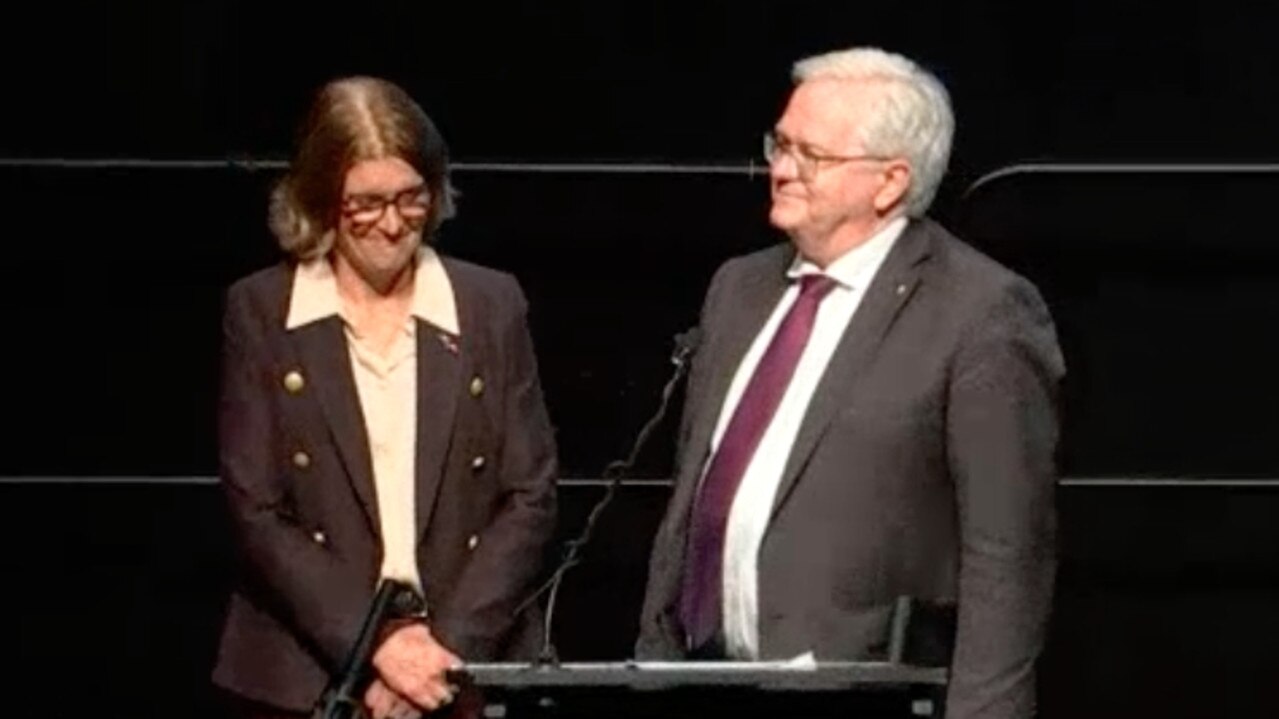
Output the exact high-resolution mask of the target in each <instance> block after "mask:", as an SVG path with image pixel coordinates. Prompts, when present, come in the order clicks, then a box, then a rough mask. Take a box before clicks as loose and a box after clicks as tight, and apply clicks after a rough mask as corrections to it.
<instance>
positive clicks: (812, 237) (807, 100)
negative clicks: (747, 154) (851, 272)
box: [768, 79, 904, 265]
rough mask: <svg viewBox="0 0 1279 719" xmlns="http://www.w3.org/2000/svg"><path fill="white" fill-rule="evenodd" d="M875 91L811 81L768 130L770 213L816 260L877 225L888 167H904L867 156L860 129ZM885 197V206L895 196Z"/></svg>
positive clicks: (890, 169) (825, 260)
mask: <svg viewBox="0 0 1279 719" xmlns="http://www.w3.org/2000/svg"><path fill="white" fill-rule="evenodd" d="M877 95H878V90H877V88H876V87H875V86H874V85H873V84H870V83H866V82H859V81H850V80H833V79H817V80H809V81H806V82H803V83H801V84H800V85H799V86H798V87H796V88H795V91H794V92H793V93H792V94H791V97H790V101H789V102H788V103H787V105H786V110H785V112H783V113H782V117H781V119H780V120H778V121H777V126H776V127H775V129H774V133H775V136H776V139H777V143H778V145H779V147H780V148H781V150H779V151H778V152H776V153H775V154H774V156H773V161H772V162H771V163H770V164H769V177H770V179H771V183H770V184H771V189H772V208H771V209H770V211H769V215H768V219H769V221H770V222H771V223H772V224H773V226H775V227H777V228H778V229H780V230H782V231H784V232H786V233H787V234H788V235H790V237H791V239H792V240H793V241H794V242H795V244H796V246H797V247H798V248H799V250H800V251H801V252H802V253H803V254H804V255H805V256H807V257H808V258H809V259H812V260H814V261H817V262H819V264H823V265H824V264H827V263H828V262H829V261H831V260H833V259H835V258H837V257H838V256H839V255H841V254H843V253H844V252H846V251H847V250H848V249H851V248H852V247H855V246H856V245H858V244H860V243H861V242H862V241H865V240H866V239H867V238H868V237H870V235H871V234H873V233H874V232H875V231H876V230H877V229H878V226H879V222H880V220H881V219H882V218H883V216H884V211H885V208H884V207H881V205H883V204H884V199H885V198H884V197H880V195H881V193H883V192H885V191H886V186H887V185H888V184H890V182H891V181H892V178H891V177H890V172H895V171H900V170H901V168H902V167H904V163H903V162H902V161H901V160H897V159H889V158H878V157H870V156H868V154H867V152H866V149H865V148H864V147H863V146H862V142H861V134H860V129H861V127H862V126H863V124H864V123H865V121H866V119H867V118H868V117H870V114H871V113H872V112H874V111H875V107H874V103H875V101H876V99H877ZM899 179H900V178H899ZM889 194H890V195H891V194H892V191H891V188H889ZM891 199H893V200H894V202H893V203H890V206H889V207H888V208H887V209H893V207H895V204H896V200H899V199H900V198H899V197H893V198H891Z"/></svg>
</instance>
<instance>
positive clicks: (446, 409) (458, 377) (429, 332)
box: [414, 319, 469, 537]
mask: <svg viewBox="0 0 1279 719" xmlns="http://www.w3.org/2000/svg"><path fill="white" fill-rule="evenodd" d="M468 364H469V362H468V361H467V360H466V347H465V345H464V344H463V343H462V341H461V340H460V338H458V337H457V336H455V335H452V334H450V333H448V332H446V331H444V330H442V329H440V328H438V327H436V326H435V325H433V324H431V323H429V322H427V321H425V320H421V319H419V320H418V321H417V454H416V457H415V458H414V476H415V480H416V495H417V496H416V497H415V499H414V504H415V505H416V516H417V534H418V536H419V537H421V536H422V533H423V532H425V531H426V528H427V527H428V526H430V523H431V513H432V512H433V511H434V509H435V498H436V496H437V495H438V494H439V491H440V484H441V483H442V481H443V478H444V468H445V460H446V458H447V456H448V450H449V443H450V442H451V440H452V437H453V424H454V423H453V416H454V414H455V413H456V411H457V400H458V392H460V391H461V388H462V385H463V381H462V379H463V377H462V368H463V367H464V366H467V365H468Z"/></svg>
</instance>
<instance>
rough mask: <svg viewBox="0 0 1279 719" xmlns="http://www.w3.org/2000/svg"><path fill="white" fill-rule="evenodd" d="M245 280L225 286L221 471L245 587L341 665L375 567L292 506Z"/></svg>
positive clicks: (267, 369) (274, 381)
mask: <svg viewBox="0 0 1279 719" xmlns="http://www.w3.org/2000/svg"><path fill="white" fill-rule="evenodd" d="M243 289H244V288H235V287H233V288H232V290H231V291H230V292H228V295H227V302H226V310H225V314H224V318H223V352H222V384H221V395H220V401H219V407H218V433H219V474H220V478H221V484H222V488H223V494H224V496H225V498H226V501H227V505H228V508H229V515H230V521H231V534H232V537H233V539H234V541H235V544H236V549H237V554H238V559H239V569H240V574H241V579H242V582H243V589H244V591H246V592H248V594H249V596H250V598H251V599H252V601H254V602H255V603H257V604H259V605H260V606H261V608H263V609H265V610H267V611H268V612H270V613H271V614H272V615H273V616H274V617H275V618H276V619H277V620H278V621H280V622H281V623H282V624H283V625H284V626H286V627H288V628H289V629H290V630H291V631H292V632H293V634H294V635H295V636H296V637H297V638H298V639H299V641H300V642H301V643H302V644H303V645H305V646H308V647H309V648H310V649H311V651H312V652H313V653H315V654H316V655H317V657H319V658H320V659H321V660H322V661H323V662H324V663H325V664H326V665H327V666H328V668H329V669H330V671H334V670H336V669H338V668H339V667H340V666H341V664H342V662H343V660H344V659H345V656H346V654H347V652H348V651H349V649H350V647H351V645H352V644H353V643H354V641H355V637H356V636H357V634H358V633H359V629H360V625H361V623H362V621H363V616H364V613H365V612H366V611H367V609H368V606H369V603H370V601H371V600H372V588H371V587H370V586H369V583H368V581H367V577H364V576H362V575H361V574H360V572H359V571H358V570H356V569H355V568H354V567H352V566H351V565H349V564H348V563H346V562H344V561H343V560H342V559H341V558H340V557H339V556H337V555H336V554H334V553H332V552H331V551H330V550H329V549H327V548H326V547H324V546H321V545H320V544H318V543H316V542H315V541H313V540H312V539H311V537H310V532H309V530H308V529H307V528H306V527H304V526H302V525H301V524H300V523H299V522H298V520H297V517H296V515H295V512H293V510H292V505H291V502H290V500H289V494H288V491H287V484H286V482H285V477H284V476H283V471H282V468H281V460H280V458H279V457H277V456H276V455H278V454H280V449H279V448H280V447H282V446H283V442H282V438H281V437H280V430H279V418H277V417H275V416H273V411H272V409H271V408H272V407H273V406H275V404H274V403H273V402H272V401H271V393H273V392H281V391H283V389H282V388H281V387H280V385H279V378H277V377H274V376H273V372H272V368H271V361H270V355H269V351H268V349H267V346H266V345H267V343H266V341H265V339H264V337H263V334H264V332H265V331H267V330H263V329H262V328H263V327H265V325H266V323H265V322H262V321H260V320H259V319H258V318H257V315H256V314H255V312H254V310H253V306H252V303H251V302H250V301H249V300H250V297H249V294H248V293H247V292H244V291H242V290H243Z"/></svg>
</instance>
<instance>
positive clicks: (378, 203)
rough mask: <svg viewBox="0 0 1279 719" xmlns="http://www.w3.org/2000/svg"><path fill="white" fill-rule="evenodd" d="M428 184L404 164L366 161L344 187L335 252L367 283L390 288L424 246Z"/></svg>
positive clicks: (349, 174) (349, 172)
mask: <svg viewBox="0 0 1279 719" xmlns="http://www.w3.org/2000/svg"><path fill="white" fill-rule="evenodd" d="M432 200H433V198H432V197H431V192H430V190H429V189H428V188H427V186H426V180H425V179H423V178H422V176H421V175H419V174H418V172H417V170H414V169H413V167H412V166H411V165H409V164H408V163H407V162H405V161H404V160H401V159H400V158H398V157H386V158H380V159H377V160H362V161H360V162H358V163H356V164H355V165H353V166H352V167H351V169H350V170H347V173H346V179H345V181H344V182H343V186H342V204H341V210H340V214H339V218H338V228H337V242H336V245H335V246H336V249H337V251H338V252H339V253H340V254H341V255H342V258H343V259H345V260H346V262H347V263H348V264H350V265H351V267H352V268H353V269H354V270H355V271H356V272H357V273H358V274H359V275H360V276H361V277H362V278H364V280H365V281H366V282H368V283H369V284H370V285H372V286H374V287H386V286H389V285H390V284H391V283H392V282H393V281H394V280H395V278H397V277H399V275H400V273H402V272H403V271H404V270H405V269H406V268H407V267H409V266H410V264H411V263H412V262H413V259H414V257H415V255H416V253H417V250H418V247H420V246H421V244H422V231H423V229H424V228H425V227H426V223H427V219H428V217H429V215H430V210H431V202H432Z"/></svg>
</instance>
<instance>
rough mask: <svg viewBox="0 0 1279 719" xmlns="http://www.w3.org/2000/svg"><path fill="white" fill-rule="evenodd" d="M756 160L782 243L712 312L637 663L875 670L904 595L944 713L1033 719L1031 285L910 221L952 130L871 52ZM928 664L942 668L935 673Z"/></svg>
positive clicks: (1048, 546)
mask: <svg viewBox="0 0 1279 719" xmlns="http://www.w3.org/2000/svg"><path fill="white" fill-rule="evenodd" d="M794 78H795V80H796V86H795V88H794V91H793V94H792V95H791V97H790V101H789V103H788V105H787V107H786V109H785V112H784V114H783V115H782V117H781V119H780V120H779V121H778V123H777V125H776V127H775V128H774V129H773V131H772V132H771V133H769V134H768V136H767V137H766V139H765V152H766V155H767V157H768V160H769V163H770V165H769V167H770V176H771V191H772V208H771V210H770V213H769V220H770V222H771V223H772V224H773V225H774V226H776V227H777V228H779V229H781V230H782V231H784V232H785V233H786V234H787V235H788V236H789V237H790V242H789V243H784V244H781V245H778V246H775V247H772V248H769V249H766V250H763V251H760V252H756V253H754V254H751V255H747V256H744V257H739V258H735V259H733V260H730V261H729V262H727V263H726V264H724V266H723V267H721V268H720V270H719V271H718V272H717V274H716V275H715V278H714V279H713V280H712V282H711V287H710V290H709V291H708V293H707V297H706V302H705V305H704V307H703V310H702V320H701V322H702V336H703V339H702V343H701V348H700V350H699V353H698V355H697V357H696V358H695V360H694V364H693V368H692V373H691V376H690V384H689V388H688V400H687V405H686V407H685V412H684V419H683V423H682V425H681V429H680V435H679V449H678V457H677V469H676V485H675V491H674V494H673V496H672V499H671V503H670V506H669V508H668V510H667V514H666V517H665V519H664V520H663V522H662V524H661V527H660V528H659V530H658V533H657V537H656V540H655V545H654V550H653V556H652V561H651V565H650V575H649V581H648V589H647V595H646V598H645V603H644V610H643V612H644V613H643V617H642V618H641V625H640V626H641V630H640V631H641V634H640V638H639V641H638V644H637V648H636V649H637V655H638V656H639V657H640V658H664V659H674V658H680V657H701V658H730V659H746V660H750V659H783V658H789V657H794V656H798V655H803V654H806V653H810V652H811V653H812V655H813V656H815V657H816V658H817V659H818V660H835V659H840V660H869V659H877V658H878V659H882V658H884V656H885V652H886V646H887V642H888V634H889V626H890V624H891V619H892V615H893V606H894V603H895V600H897V599H898V598H899V597H909V598H911V599H912V600H914V602H915V603H916V605H917V606H918V607H919V608H920V609H919V610H917V611H915V612H914V613H913V616H914V618H915V620H918V621H915V622H913V623H914V624H915V626H914V627H913V634H914V636H913V639H912V643H913V644H914V645H915V646H917V647H924V646H926V645H929V644H930V643H932V644H934V645H935V644H937V643H938V642H940V644H941V646H942V650H941V652H940V654H941V659H940V661H945V660H946V659H945V658H946V657H947V656H949V657H950V667H951V673H950V684H949V688H948V692H947V715H948V716H950V717H1022V716H1029V715H1031V714H1032V713H1033V712H1034V682H1035V672H1034V665H1035V660H1036V657H1037V655H1038V653H1039V650H1040V646H1041V643H1042V639H1043V634H1044V625H1045V622H1046V618H1047V614H1048V609H1049V605H1050V600H1051V595H1052V584H1053V574H1054V569H1055V564H1054V539H1053V536H1054V509H1053V504H1054V503H1053V491H1054V453H1055V447H1056V441H1057V417H1056V397H1057V387H1058V384H1059V382H1060V379H1061V377H1062V375H1063V372H1064V368H1063V364H1062V359H1061V356H1060V352H1059V350H1058V347H1057V342H1056V338H1055V334H1054V330H1053V326H1052V321H1051V318H1050V317H1049V315H1048V312H1047V310H1046V309H1045V306H1044V304H1043V302H1042V300H1041V299H1040V297H1039V294H1038V293H1037V292H1036V290H1035V288H1034V287H1032V286H1031V285H1030V284H1029V283H1028V282H1027V281H1026V280H1024V279H1022V278H1020V277H1018V276H1017V275H1015V274H1013V273H1012V272H1010V271H1009V270H1007V269H1005V268H1004V267H1001V266H1000V265H998V264H996V263H995V262H994V261H992V260H990V259H989V258H987V257H985V256H983V255H981V254H980V253H978V252H977V251H976V250H974V249H972V248H970V247H968V246H967V245H965V244H963V243H961V242H960V241H959V240H958V239H956V238H955V237H953V236H952V235H950V234H949V233H948V232H947V231H946V230H944V229H943V228H942V227H940V226H939V225H937V224H935V223H933V222H931V221H930V220H928V219H925V218H924V212H925V210H926V209H927V207H928V204H929V202H930V201H931V199H932V197H933V195H934V192H935V190H936V188H937V185H938V184H939V183H940V180H941V177H942V175H943V174H944V172H945V167H946V162H947V159H948V157H949V152H950V143H951V136H952V134H953V129H954V120H953V116H952V114H951V110H950V106H949V99H948V97H947V94H946V91H945V89H944V88H943V87H942V85H941V84H940V82H939V81H937V80H936V78H934V77H932V76H931V75H929V74H927V73H926V72H925V71H923V70H921V69H920V68H919V67H918V66H916V65H915V64H914V63H913V62H911V61H910V60H908V59H906V58H904V57H901V56H898V55H893V54H889V53H885V52H883V51H880V50H876V49H854V50H848V51H843V52H836V53H831V54H828V55H823V56H819V57H814V58H810V59H808V60H805V61H802V62H800V63H798V64H797V65H796V66H795V68H794ZM935 653H936V652H935Z"/></svg>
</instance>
